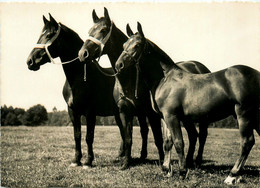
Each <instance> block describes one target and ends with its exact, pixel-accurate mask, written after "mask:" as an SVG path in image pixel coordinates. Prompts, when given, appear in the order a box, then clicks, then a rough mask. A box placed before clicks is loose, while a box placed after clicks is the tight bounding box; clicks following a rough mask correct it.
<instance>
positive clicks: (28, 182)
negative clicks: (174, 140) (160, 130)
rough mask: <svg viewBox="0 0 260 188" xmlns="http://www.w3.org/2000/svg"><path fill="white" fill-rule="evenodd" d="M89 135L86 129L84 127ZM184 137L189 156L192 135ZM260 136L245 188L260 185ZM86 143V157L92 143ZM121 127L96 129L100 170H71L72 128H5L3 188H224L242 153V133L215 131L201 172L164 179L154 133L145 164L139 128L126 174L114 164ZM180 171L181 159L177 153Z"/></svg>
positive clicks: (248, 165) (246, 172)
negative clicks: (142, 160)
mask: <svg viewBox="0 0 260 188" xmlns="http://www.w3.org/2000/svg"><path fill="white" fill-rule="evenodd" d="M83 132H84V133H83V135H85V128H83ZM183 132H184V137H185V144H186V147H185V149H186V153H187V147H188V143H187V135H186V131H183ZM255 136H256V145H255V146H254V147H253V149H252V151H251V153H250V155H249V157H248V160H247V163H246V165H245V168H244V171H243V179H244V182H243V183H241V184H240V185H239V187H259V186H260V174H259V168H260V167H259V165H260V160H259V157H260V149H259V145H260V137H259V136H257V135H256V134H255ZM84 139H85V138H82V145H83V154H86V150H85V148H86V144H85V143H84ZM119 143H120V135H119V130H118V128H117V127H111V126H108V127H96V131H95V141H94V153H95V161H94V167H93V168H90V169H85V170H84V169H82V168H81V167H76V168H71V167H69V164H70V161H71V159H72V158H73V156H74V139H73V128H72V127H24V126H22V127H1V186H4V187H224V186H225V185H224V184H223V181H224V179H225V178H226V176H227V175H228V173H229V171H230V169H231V168H232V166H233V164H234V162H235V160H236V159H237V158H238V155H239V150H240V146H239V144H240V138H239V133H238V130H237V129H216V128H214V129H209V136H208V139H207V143H206V146H205V152H204V163H203V166H202V168H201V169H195V170H191V171H190V174H189V177H188V178H187V179H186V180H183V181H181V180H179V179H178V177H177V174H174V176H173V177H171V178H166V177H164V175H163V173H162V171H161V169H160V167H159V166H158V165H157V162H158V161H157V159H158V153H157V149H156V147H155V145H154V141H153V136H152V133H151V131H150V132H149V142H148V158H147V161H146V162H145V163H139V162H138V157H139V155H140V148H141V137H140V134H139V127H135V128H134V132H133V147H132V157H133V166H132V167H131V168H130V169H128V170H125V171H121V170H120V169H119V168H120V164H118V163H117V164H115V163H113V161H114V159H115V157H116V155H117V152H118V148H119ZM172 153H173V157H172V159H173V164H174V172H175V173H176V170H177V168H178V167H177V161H176V160H177V156H176V152H175V150H173V152H172Z"/></svg>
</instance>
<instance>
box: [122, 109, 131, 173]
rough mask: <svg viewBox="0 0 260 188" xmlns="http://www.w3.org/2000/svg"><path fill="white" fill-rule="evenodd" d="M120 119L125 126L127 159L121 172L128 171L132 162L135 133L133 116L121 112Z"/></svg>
mask: <svg viewBox="0 0 260 188" xmlns="http://www.w3.org/2000/svg"><path fill="white" fill-rule="evenodd" d="M120 119H121V121H122V124H123V131H124V148H125V158H124V160H123V165H122V168H121V170H124V169H127V168H128V167H129V164H130V160H131V147H132V131H133V116H132V115H130V114H129V113H123V112H120Z"/></svg>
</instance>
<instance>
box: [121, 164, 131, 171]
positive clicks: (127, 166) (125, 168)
mask: <svg viewBox="0 0 260 188" xmlns="http://www.w3.org/2000/svg"><path fill="white" fill-rule="evenodd" d="M128 168H129V165H128V164H123V166H122V167H121V168H120V170H127V169H128Z"/></svg>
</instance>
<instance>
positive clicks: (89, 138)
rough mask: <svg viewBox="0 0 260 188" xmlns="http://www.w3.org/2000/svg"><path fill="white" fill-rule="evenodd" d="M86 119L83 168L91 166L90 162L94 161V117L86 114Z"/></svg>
mask: <svg viewBox="0 0 260 188" xmlns="http://www.w3.org/2000/svg"><path fill="white" fill-rule="evenodd" d="M86 118H87V133H86V143H87V152H88V155H87V158H86V161H85V163H84V165H83V168H87V167H90V166H92V162H93V160H94V152H93V142H94V132H95V123H96V116H95V115H90V114H88V115H87V116H86Z"/></svg>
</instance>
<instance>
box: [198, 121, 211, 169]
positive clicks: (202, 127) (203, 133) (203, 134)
mask: <svg viewBox="0 0 260 188" xmlns="http://www.w3.org/2000/svg"><path fill="white" fill-rule="evenodd" d="M207 136H208V124H204V123H200V124H199V149H198V154H197V157H196V167H200V166H201V163H202V155H203V151H204V146H205V143H206V139H207Z"/></svg>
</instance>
